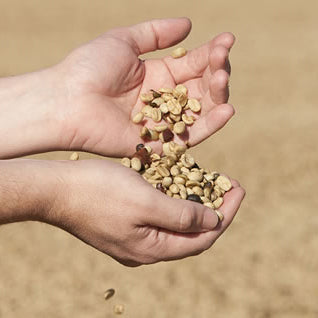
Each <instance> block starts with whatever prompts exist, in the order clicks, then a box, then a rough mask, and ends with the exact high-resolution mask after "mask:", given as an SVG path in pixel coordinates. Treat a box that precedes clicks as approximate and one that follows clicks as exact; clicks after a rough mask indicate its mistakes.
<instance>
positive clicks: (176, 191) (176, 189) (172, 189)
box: [169, 183, 180, 194]
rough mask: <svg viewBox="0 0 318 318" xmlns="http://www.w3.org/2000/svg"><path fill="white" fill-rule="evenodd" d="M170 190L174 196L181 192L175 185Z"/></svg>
mask: <svg viewBox="0 0 318 318" xmlns="http://www.w3.org/2000/svg"><path fill="white" fill-rule="evenodd" d="M169 190H170V191H171V192H172V193H174V194H177V193H179V191H180V190H179V187H178V186H177V185H176V184H174V183H173V184H172V185H171V186H170V187H169Z"/></svg>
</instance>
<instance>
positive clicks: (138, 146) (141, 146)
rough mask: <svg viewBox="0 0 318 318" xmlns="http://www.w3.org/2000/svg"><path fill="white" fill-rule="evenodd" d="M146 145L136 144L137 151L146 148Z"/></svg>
mask: <svg viewBox="0 0 318 318" xmlns="http://www.w3.org/2000/svg"><path fill="white" fill-rule="evenodd" d="M144 147H145V145H144V144H138V145H137V146H136V151H139V150H140V149H141V148H144Z"/></svg>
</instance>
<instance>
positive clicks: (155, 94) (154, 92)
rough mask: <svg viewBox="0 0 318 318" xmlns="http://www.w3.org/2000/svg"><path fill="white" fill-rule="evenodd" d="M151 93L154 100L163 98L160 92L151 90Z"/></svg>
mask: <svg viewBox="0 0 318 318" xmlns="http://www.w3.org/2000/svg"><path fill="white" fill-rule="evenodd" d="M151 92H152V94H153V97H154V98H158V97H160V96H161V94H160V93H159V92H157V91H155V90H153V89H151Z"/></svg>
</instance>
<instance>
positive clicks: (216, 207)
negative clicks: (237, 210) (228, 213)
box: [213, 197, 223, 209]
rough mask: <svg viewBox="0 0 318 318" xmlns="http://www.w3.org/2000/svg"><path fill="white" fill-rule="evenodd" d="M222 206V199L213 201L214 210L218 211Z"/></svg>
mask: <svg viewBox="0 0 318 318" xmlns="http://www.w3.org/2000/svg"><path fill="white" fill-rule="evenodd" d="M222 204H223V198H222V197H219V198H217V199H216V200H214V201H213V206H214V208H215V209H218V208H219V207H220V206H221V205H222Z"/></svg>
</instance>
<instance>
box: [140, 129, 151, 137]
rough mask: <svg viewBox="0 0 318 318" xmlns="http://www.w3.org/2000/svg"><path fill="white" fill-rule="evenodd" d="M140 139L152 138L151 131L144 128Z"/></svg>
mask: <svg viewBox="0 0 318 318" xmlns="http://www.w3.org/2000/svg"><path fill="white" fill-rule="evenodd" d="M140 137H142V138H150V132H149V129H148V128H147V127H145V126H144V127H142V128H141V131H140Z"/></svg>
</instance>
